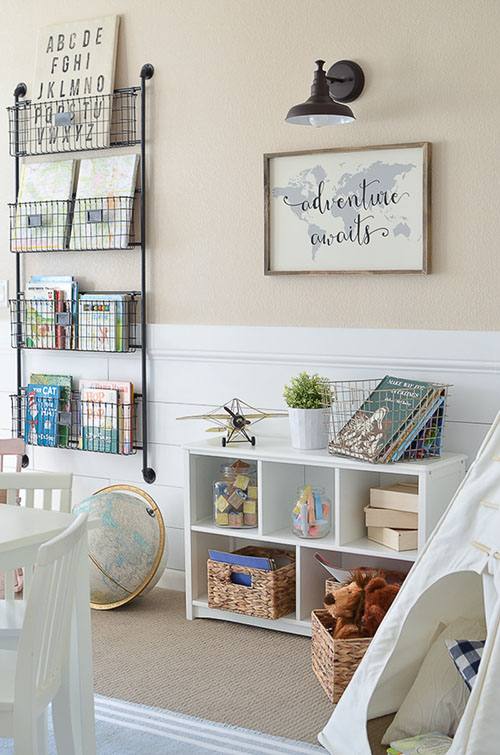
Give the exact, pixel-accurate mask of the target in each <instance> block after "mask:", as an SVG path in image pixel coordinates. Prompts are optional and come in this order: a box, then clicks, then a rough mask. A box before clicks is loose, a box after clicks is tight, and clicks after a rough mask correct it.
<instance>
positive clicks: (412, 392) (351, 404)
mask: <svg viewBox="0 0 500 755" xmlns="http://www.w3.org/2000/svg"><path fill="white" fill-rule="evenodd" d="M448 389H449V386H448V385H445V384H442V383H424V382H418V381H415V380H407V379H404V378H393V377H391V376H388V375H386V377H384V378H382V379H380V378H379V379H369V380H340V381H331V382H326V383H325V384H324V386H323V406H324V408H325V421H326V425H327V432H328V437H329V444H328V450H329V451H330V453H332V454H335V455H338V456H348V457H352V458H355V459H362V460H363V461H369V462H372V463H389V462H396V461H409V460H416V459H423V458H427V457H436V456H440V455H441V447H442V443H443V434H444V421H445V416H446V402H447V398H448Z"/></svg>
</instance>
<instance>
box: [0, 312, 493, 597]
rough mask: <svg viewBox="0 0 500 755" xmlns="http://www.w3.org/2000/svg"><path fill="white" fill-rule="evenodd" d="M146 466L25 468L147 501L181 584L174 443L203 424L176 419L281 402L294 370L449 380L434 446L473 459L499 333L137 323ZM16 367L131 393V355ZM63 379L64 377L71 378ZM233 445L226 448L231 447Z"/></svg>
mask: <svg viewBox="0 0 500 755" xmlns="http://www.w3.org/2000/svg"><path fill="white" fill-rule="evenodd" d="M149 333H150V335H149V342H150V348H149V356H150V368H149V380H150V383H149V386H148V391H149V394H148V398H149V405H148V412H149V423H150V441H151V445H150V447H149V463H150V465H151V466H153V468H154V469H155V470H156V474H157V481H156V483H155V484H154V485H152V486H148V485H146V484H145V483H144V481H143V479H142V475H141V465H142V456H141V454H140V453H138V454H137V455H135V456H129V457H126V456H125V457H121V456H111V455H106V454H94V453H83V452H78V451H68V450H64V449H58V450H53V449H47V448H38V447H36V448H30V449H29V455H30V457H31V463H30V467H29V468H30V469H36V470H45V471H59V470H61V469H64V470H67V471H72V472H73V474H74V499H73V500H74V501H78V500H81V499H83V498H84V497H86V496H88V495H90V494H92V493H94V492H95V491H97V490H99V489H100V488H102V487H105V486H107V485H111V484H114V483H118V482H129V483H131V484H133V485H137V486H139V487H143V488H144V489H146V490H147V491H148V492H149V493H150V494H151V495H152V496H153V498H154V499H155V500H156V501H157V503H158V505H159V507H160V509H161V511H162V514H163V516H164V519H165V525H166V531H167V541H168V552H169V556H168V564H167V571H166V573H165V576H164V577H163V579H162V580H161V583H160V584H161V585H163V586H164V587H171V588H173V589H183V576H184V572H183V569H184V552H183V548H184V545H183V484H184V476H183V452H182V448H181V445H182V444H183V443H184V442H188V441H191V440H195V439H196V438H201V437H203V436H204V431H205V428H206V427H207V424H206V423H204V422H203V421H186V422H177V421H176V417H179V416H181V415H185V414H198V413H201V412H203V411H204V410H206V409H210V408H213V407H214V406H217V405H218V404H221V403H222V402H225V401H228V400H229V399H231V398H233V397H234V396H238V398H241V399H243V400H244V401H247V402H248V403H250V404H252V405H253V406H258V407H259V408H263V409H281V408H284V407H285V405H284V401H283V398H282V392H283V385H284V384H285V383H286V382H288V381H289V380H290V377H291V376H293V375H296V374H297V373H298V372H300V371H301V370H307V371H309V372H318V373H319V374H321V375H324V376H326V377H328V378H330V379H332V380H349V379H356V378H377V377H382V376H383V375H385V374H387V373H389V374H393V375H398V376H402V377H408V378H413V379H417V380H418V379H421V380H434V381H437V382H443V383H450V384H452V386H453V387H452V388H451V392H450V401H449V408H448V420H447V429H446V435H445V450H447V451H457V452H463V453H466V454H468V456H469V462H470V461H471V460H472V459H473V458H474V456H475V454H476V452H477V449H478V448H479V445H480V443H481V441H482V439H483V438H484V436H485V434H486V432H487V430H488V427H489V426H490V424H491V423H492V421H493V419H494V417H495V415H496V413H497V411H498V410H499V409H500V332H497V331H488V332H487V331H485V332H474V331H460V332H458V331H422V330H354V329H353V330H348V329H335V328H275V327H268V328H266V327H247V326H198V325H152V326H150V329H149ZM0 334H1V340H0V343H1V344H2V347H1V348H0V354H1V359H2V370H1V374H0V424H1V429H2V435H3V437H7V436H9V434H10V400H9V394H10V393H11V392H13V390H14V389H15V351H14V350H13V349H10V348H9V347H8V344H9V328H8V324H7V323H6V322H2V323H0ZM23 358H24V365H25V373H24V374H25V375H28V376H29V373H30V372H48V373H55V374H57V373H59V374H70V375H73V377H74V378H75V381H77V380H78V379H79V378H83V377H84V378H96V379H97V378H101V379H114V380H132V381H133V383H134V388H135V390H136V391H138V392H139V391H140V388H141V381H140V372H141V369H140V359H139V355H138V354H135V355H134V354H131V355H104V354H85V353H81V354H76V355H74V354H71V353H66V352H63V353H58V352H56V351H53V352H45V351H36V352H35V351H33V352H25V353H24V354H23ZM77 385H78V384H77V382H75V386H77ZM255 434H256V436H257V443H258V438H259V435H288V421H287V420H286V419H285V420H265V421H263V422H262V423H260V424H259V425H258V427H257V428H256V431H255ZM241 448H242V447H241V446H236V449H235V450H236V452H235V455H237V454H238V452H241V451H240V449H241Z"/></svg>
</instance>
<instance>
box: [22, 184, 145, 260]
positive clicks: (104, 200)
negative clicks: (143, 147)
mask: <svg viewBox="0 0 500 755" xmlns="http://www.w3.org/2000/svg"><path fill="white" fill-rule="evenodd" d="M136 195H137V192H136ZM9 208H10V250H11V252H16V253H17V252H65V251H75V252H77V251H89V250H100V249H131V248H132V247H134V246H136V245H137V243H138V242H136V241H135V228H134V226H135V223H134V196H112V197H89V198H86V199H74V200H66V199H54V200H45V201H36V202H18V203H13V204H9Z"/></svg>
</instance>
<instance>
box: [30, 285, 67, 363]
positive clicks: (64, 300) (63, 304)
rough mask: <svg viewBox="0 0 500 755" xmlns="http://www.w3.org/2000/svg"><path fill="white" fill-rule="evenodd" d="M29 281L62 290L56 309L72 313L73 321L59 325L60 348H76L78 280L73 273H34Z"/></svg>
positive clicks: (41, 286) (42, 286)
mask: <svg viewBox="0 0 500 755" xmlns="http://www.w3.org/2000/svg"><path fill="white" fill-rule="evenodd" d="M29 282H30V284H33V285H36V286H38V287H40V288H44V287H46V288H47V289H49V290H50V289H52V290H56V291H59V292H60V295H59V297H57V298H58V300H59V302H60V304H59V305H58V304H57V303H56V311H59V312H68V313H70V314H71V323H70V324H69V325H63V326H61V325H59V326H58V327H59V328H60V331H59V332H60V336H61V343H60V348H63V349H74V348H76V326H77V319H78V306H77V300H78V281H77V280H75V279H74V278H73V276H72V275H32V276H31V278H30V281H29ZM56 335H57V328H56Z"/></svg>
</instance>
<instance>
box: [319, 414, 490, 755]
mask: <svg viewBox="0 0 500 755" xmlns="http://www.w3.org/2000/svg"><path fill="white" fill-rule="evenodd" d="M499 594H500V414H499V415H498V416H497V418H496V420H495V422H494V423H493V426H492V428H491V430H490V432H489V433H488V435H487V437H486V439H485V440H484V442H483V444H482V446H481V448H480V450H479V453H478V455H477V458H476V460H475V462H474V464H473V465H472V466H471V468H470V470H469V472H468V473H467V475H466V477H465V479H464V480H463V482H462V484H461V486H460V487H459V489H458V491H457V493H456V494H455V497H454V498H453V500H452V502H451V503H450V505H449V506H448V508H447V510H446V512H445V513H444V515H443V517H442V519H441V521H440V522H439V524H438V526H437V527H436V529H435V531H434V532H433V534H432V535H431V537H430V539H429V540H428V542H427V543H426V545H425V547H424V549H423V551H422V553H421V554H420V555H419V557H418V559H417V561H416V562H415V565H414V567H413V569H412V570H411V572H410V574H409V575H408V577H407V579H406V580H405V582H404V584H403V586H402V588H401V590H400V592H399V595H398V597H397V600H396V601H395V602H394V603H393V605H392V607H391V609H390V610H389V612H388V614H387V616H386V617H385V619H384V621H383V623H382V625H381V627H380V629H379V631H378V632H377V634H376V635H375V637H374V639H373V640H372V642H371V643H370V647H369V648H368V651H367V653H366V655H365V657H364V658H363V660H362V662H361V664H360V665H359V667H358V669H357V671H356V673H355V675H354V677H353V679H352V681H351V683H350V684H349V686H348V687H347V689H346V691H345V693H344V694H343V696H342V698H341V700H340V702H339V703H338V705H337V707H336V708H335V711H334V713H333V715H332V717H331V718H330V721H329V722H328V724H327V725H326V726H325V728H324V729H323V731H322V732H321V733H320V735H319V740H320V742H321V744H322V745H323V746H324V747H325V748H326V749H327V750H328V752H330V753H332V754H333V755H348V754H349V755H370V752H371V750H370V746H369V743H368V738H367V733H366V722H367V720H369V719H371V718H376V717H377V716H382V715H385V714H387V713H393V712H394V711H396V710H397V709H398V708H399V706H400V705H401V703H402V702H403V700H404V698H405V697H406V694H407V692H408V690H409V689H410V687H411V685H412V683H413V681H414V679H415V677H416V675H417V672H418V670H419V668H420V666H421V663H422V660H423V658H424V657H425V654H426V652H427V650H428V647H429V643H430V641H431V639H432V637H433V635H434V633H435V630H436V626H437V625H438V624H439V622H446V623H450V622H451V621H453V620H454V619H456V618H458V617H460V616H463V617H466V618H473V619H481V620H484V619H485V618H486V625H487V630H488V634H487V640H486V645H485V648H484V653H483V658H482V661H481V664H480V667H479V675H478V677H477V679H476V682H475V684H474V687H473V690H472V692H471V695H470V698H469V701H468V703H467V706H466V708H465V712H464V715H463V716H462V719H461V721H460V724H459V726H458V729H457V732H456V734H455V737H454V740H453V744H452V746H451V748H450V750H449V751H448V755H491V754H492V753H500V599H499Z"/></svg>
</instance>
